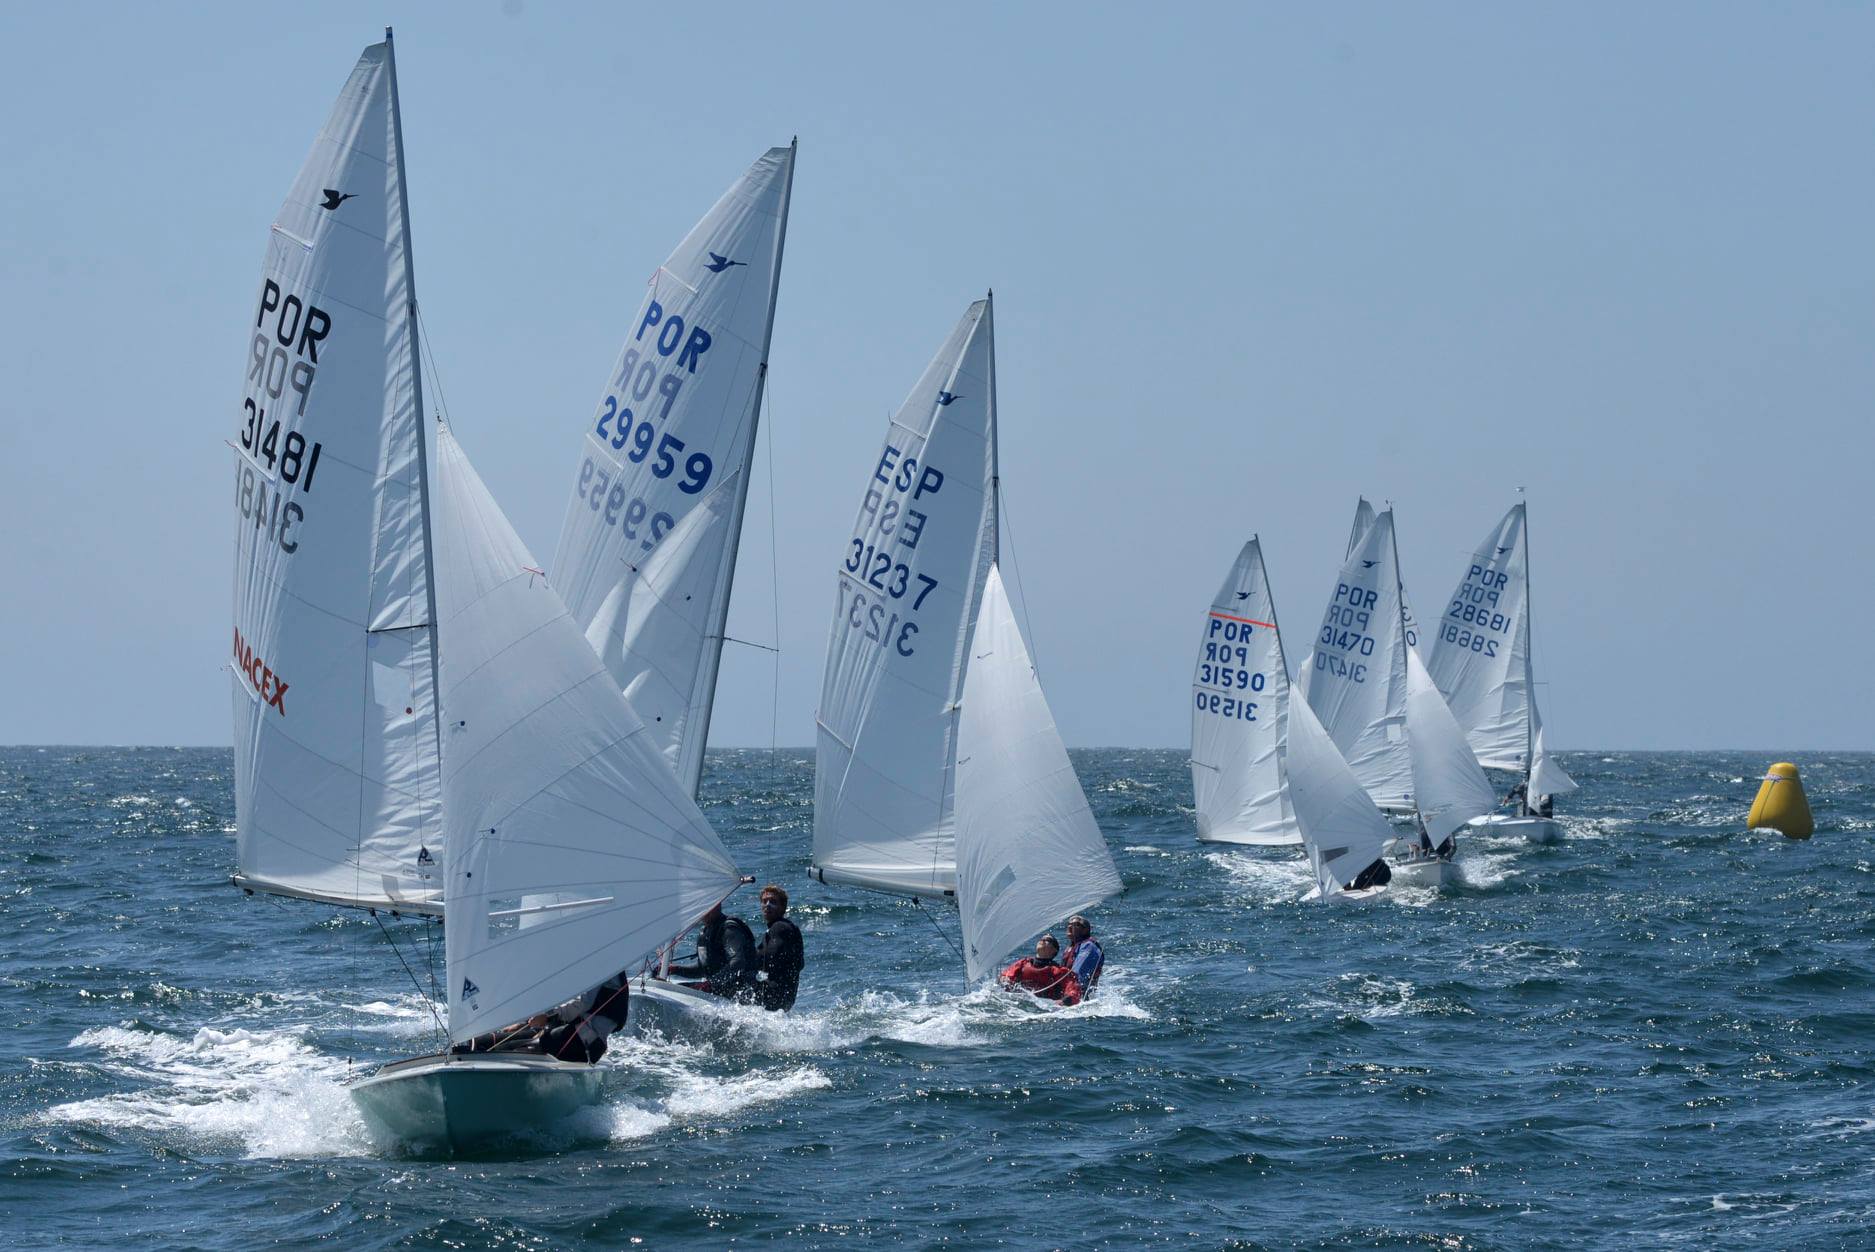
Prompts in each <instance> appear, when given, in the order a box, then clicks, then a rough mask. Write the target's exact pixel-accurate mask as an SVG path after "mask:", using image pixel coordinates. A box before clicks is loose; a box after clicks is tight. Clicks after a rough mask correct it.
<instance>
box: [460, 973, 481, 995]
mask: <svg viewBox="0 0 1875 1252" xmlns="http://www.w3.org/2000/svg"><path fill="white" fill-rule="evenodd" d="M481 993H482V989H481V988H480V987H478V986H476V985H475V984H474V983H473V982H471V981H470V980H469V979H467V978H464V979H463V980H462V998H463V999H465V1000H467V999H469V998H470V997H471V996H477V995H480V994H481Z"/></svg>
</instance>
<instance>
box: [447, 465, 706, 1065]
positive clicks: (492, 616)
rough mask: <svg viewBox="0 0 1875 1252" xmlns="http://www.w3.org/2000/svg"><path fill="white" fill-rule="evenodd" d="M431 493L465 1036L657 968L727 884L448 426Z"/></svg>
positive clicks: (453, 931) (460, 1026) (626, 708)
mask: <svg viewBox="0 0 1875 1252" xmlns="http://www.w3.org/2000/svg"><path fill="white" fill-rule="evenodd" d="M437 486H438V490H437V523H436V537H437V541H436V549H437V551H436V587H437V603H438V617H439V621H440V635H441V642H442V660H443V666H442V682H443V692H442V707H443V708H444V710H445V713H446V717H445V720H446V726H445V740H444V751H443V796H444V804H443V811H444V814H445V817H446V820H447V824H448V828H449V835H450V840H451V842H450V861H449V888H448V895H449V903H448V910H447V921H448V926H447V936H446V941H445V946H446V948H447V953H448V966H449V1031H450V1035H451V1037H452V1038H454V1039H456V1040H463V1039H467V1038H470V1037H472V1036H474V1035H476V1034H479V1033H482V1032H484V1031H487V1030H490V1029H493V1028H495V1027H498V1026H502V1025H505V1024H507V1023H509V1022H513V1021H516V1020H519V1019H521V1018H524V1017H527V1016H528V1015H530V1014H532V1013H535V1012H538V1011H540V1010H543V1009H546V1008H549V1007H551V1006H552V1005H555V1004H558V1003H560V1002H561V1001H564V1000H566V999H568V998H570V997H572V996H575V995H579V994H581V993H583V992H585V991H586V990H587V989H589V988H591V987H594V986H596V985H598V984H599V983H601V982H603V981H605V980H606V979H607V978H609V977H611V976H612V975H614V974H616V973H618V972H619V971H621V970H624V969H627V968H630V967H632V966H635V965H637V964H639V963H641V962H644V961H647V960H649V959H651V958H652V956H653V955H654V954H655V953H656V951H657V950H658V949H659V948H660V947H661V946H662V945H664V944H665V943H667V942H669V941H670V940H671V939H673V938H675V937H676V936H677V935H679V934H681V933H682V932H683V931H684V930H685V929H686V928H688V927H689V926H690V925H692V924H694V923H695V921H696V920H697V918H698V917H700V916H701V915H702V914H703V913H704V912H705V911H707V910H708V909H709V907H710V906H711V905H712V904H715V903H717V902H719V901H720V900H722V899H723V898H724V897H726V896H727V895H728V894H729V892H730V891H732V890H733V889H734V888H735V886H736V882H737V874H736V867H735V864H734V862H733V861H732V860H731V858H730V856H729V853H728V852H727V851H726V850H725V849H724V847H723V845H722V843H721V842H720V841H719V840H718V839H717V837H716V835H715V832H713V831H712V830H711V829H710V827H709V824H708V822H706V821H705V820H704V817H703V814H702V813H701V812H700V811H699V810H698V809H697V806H696V804H695V802H694V801H692V800H691V798H690V795H689V793H688V792H687V791H686V790H684V789H683V788H682V787H681V786H680V785H679V783H678V781H677V777H676V775H675V774H673V773H672V772H671V770H670V767H669V765H668V764H667V763H666V762H665V760H664V758H663V756H662V754H661V753H660V752H659V750H658V747H657V745H656V743H655V742H654V741H653V739H652V736H651V735H650V734H649V732H648V731H647V730H646V728H645V726H644V724H643V723H642V722H641V721H640V720H639V718H638V717H637V716H636V715H635V714H634V712H633V711H632V708H631V706H630V705H628V704H627V703H626V702H625V698H624V696H622V695H621V694H620V693H619V690H618V687H617V685H616V683H615V681H614V680H613V678H612V676H611V675H610V674H609V673H608V672H607V670H606V669H605V667H604V666H602V665H601V664H600V663H599V660H598V658H597V657H596V656H594V655H593V652H592V649H591V648H590V647H589V646H587V643H586V641H585V639H584V638H583V636H582V634H581V632H580V630H579V627H578V626H577V625H576V624H575V623H574V621H573V619H572V617H571V616H570V615H569V614H568V613H567V611H566V608H565V606H564V605H563V604H562V603H561V601H560V597H559V595H558V594H557V593H556V592H555V591H554V590H553V588H551V587H550V586H548V585H547V580H546V578H545V577H544V576H543V575H542V574H541V573H540V571H539V570H538V568H536V567H535V565H534V561H533V558H532V556H530V555H529V553H528V551H527V549H526V548H525V547H524V546H523V545H522V543H521V541H520V539H519V537H518V536H516V535H515V533H514V530H513V528H512V527H511V526H510V525H509V524H508V520H507V518H506V517H505V516H503V515H502V512H501V510H500V508H499V507H498V506H497V505H496V504H495V502H494V500H493V499H492V498H490V496H489V494H488V491H487V488H485V487H484V486H483V484H482V481H481V479H480V478H479V477H478V476H477V475H476V473H475V470H474V468H473V467H472V466H471V465H470V464H469V462H468V459H467V458H466V457H465V456H464V455H463V453H462V450H461V449H460V448H459V447H458V446H457V444H456V442H455V440H454V438H453V437H451V436H450V435H449V433H448V432H447V431H446V430H445V431H442V432H441V433H439V436H438V439H437ZM524 922H525V923H527V924H525V925H524V924H523V923H524Z"/></svg>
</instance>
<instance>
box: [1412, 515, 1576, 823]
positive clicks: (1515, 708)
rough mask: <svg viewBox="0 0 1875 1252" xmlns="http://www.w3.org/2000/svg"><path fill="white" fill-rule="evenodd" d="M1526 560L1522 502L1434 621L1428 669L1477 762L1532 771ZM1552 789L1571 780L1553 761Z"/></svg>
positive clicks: (1536, 723)
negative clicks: (1436, 634) (1436, 628)
mask: <svg viewBox="0 0 1875 1252" xmlns="http://www.w3.org/2000/svg"><path fill="white" fill-rule="evenodd" d="M1529 608H1530V559H1529V539H1528V532H1527V518H1526V514H1525V510H1524V506H1523V504H1522V503H1518V504H1516V505H1514V506H1512V508H1511V509H1510V511H1509V512H1507V513H1506V514H1504V517H1503V520H1502V521H1500V522H1498V524H1497V526H1496V527H1495V528H1493V530H1492V531H1491V533H1490V534H1488V535H1486V536H1485V538H1484V542H1482V543H1480V544H1479V545H1478V549H1477V551H1475V552H1473V553H1472V555H1471V561H1470V563H1469V564H1468V565H1467V566H1466V569H1465V576H1464V577H1463V578H1462V579H1460V580H1459V584H1458V588H1457V590H1455V591H1454V592H1453V593H1452V597H1451V599H1450V600H1449V601H1448V602H1447V604H1446V607H1445V614H1444V616H1443V618H1442V619H1441V620H1440V622H1439V637H1438V639H1437V641H1436V642H1435V643H1434V645H1433V650H1432V660H1431V662H1430V663H1429V664H1428V665H1427V669H1428V670H1429V671H1430V672H1431V674H1432V678H1433V681H1434V682H1436V683H1437V684H1438V686H1439V690H1440V691H1442V692H1444V693H1445V698H1446V703H1448V704H1449V705H1451V708H1452V716H1453V717H1455V718H1456V719H1457V720H1458V724H1459V725H1460V726H1461V727H1462V728H1463V729H1464V730H1465V734H1466V738H1467V739H1468V740H1469V741H1470V743H1471V748H1472V751H1473V752H1474V753H1476V754H1477V758H1478V761H1479V763H1480V764H1482V765H1484V766H1486V767H1487V768H1491V769H1505V770H1515V771H1517V772H1518V773H1523V774H1528V773H1530V772H1532V770H1533V769H1534V768H1535V766H1536V751H1535V748H1536V741H1537V738H1538V735H1539V733H1540V726H1541V722H1540V719H1539V717H1538V715H1537V712H1536V682H1535V675H1534V672H1533V668H1532V664H1531V651H1530V613H1529ZM1544 773H1545V778H1546V781H1549V782H1552V783H1555V784H1557V785H1555V786H1549V787H1543V788H1538V787H1536V786H1534V785H1533V786H1532V787H1531V791H1532V793H1533V794H1543V793H1544V792H1548V793H1550V794H1555V793H1556V792H1560V791H1569V790H1572V789H1573V788H1574V787H1575V783H1574V781H1573V780H1572V779H1570V778H1569V776H1568V775H1567V774H1565V773H1563V771H1562V769H1561V767H1560V766H1558V765H1556V764H1555V763H1554V762H1553V761H1552V762H1549V763H1548V767H1547V769H1546V770H1545V771H1544Z"/></svg>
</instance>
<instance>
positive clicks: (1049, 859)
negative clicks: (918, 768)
mask: <svg viewBox="0 0 1875 1252" xmlns="http://www.w3.org/2000/svg"><path fill="white" fill-rule="evenodd" d="M965 668H966V671H967V672H966V677H965V679H964V692H963V709H962V716H961V718H960V719H959V726H958V748H957V909H958V914H959V916H960V917H961V919H962V923H963V938H964V968H965V973H966V976H967V977H968V978H969V979H970V981H971V982H976V981H977V980H978V979H980V978H982V977H983V976H984V975H985V974H986V973H988V972H989V971H990V970H991V969H992V968H994V964H995V963H996V962H998V961H1000V960H1001V958H1002V957H1003V956H1005V955H1006V954H1007V953H1008V952H1009V951H1010V949H1011V948H1013V947H1014V946H1015V945H1016V944H1018V943H1020V942H1022V941H1023V940H1025V939H1027V938H1028V937H1029V936H1031V935H1033V934H1035V933H1036V932H1037V931H1039V930H1042V929H1044V928H1046V927H1047V926H1049V925H1050V924H1052V923H1055V922H1059V921H1060V920H1061V919H1062V918H1064V917H1067V916H1068V915H1069V914H1071V913H1076V912H1079V911H1080V910H1082V909H1087V908H1092V907H1093V906H1094V905H1096V904H1098V903H1099V902H1100V901H1102V900H1104V899H1106V898H1107V897H1108V896H1110V895H1113V894H1115V893H1116V892H1118V891H1119V890H1120V873H1119V871H1118V870H1117V869H1115V868H1114V865H1113V855H1112V853H1110V852H1109V851H1108V850H1107V841H1106V838H1105V837H1104V836H1103V835H1102V834H1101V833H1100V827H1099V826H1098V825H1097V824H1096V823H1095V821H1094V814H1093V811H1092V810H1091V809H1089V808H1088V806H1087V796H1086V794H1085V793H1084V792H1083V791H1082V790H1081V782H1080V779H1079V778H1078V777H1076V776H1075V773H1074V766H1073V764H1072V763H1070V762H1069V760H1068V751H1067V748H1066V747H1064V746H1063V745H1062V742H1061V736H1060V734H1059V733H1058V732H1057V731H1056V729H1055V719H1054V716H1053V715H1052V714H1051V713H1050V712H1049V711H1048V701H1047V699H1046V698H1044V696H1043V695H1042V685H1041V682H1040V681H1039V680H1038V679H1037V678H1036V676H1035V665H1034V663H1033V662H1032V661H1031V660H1030V659H1029V652H1028V648H1027V647H1026V646H1024V644H1023V642H1022V631H1021V630H1020V629H1019V628H1018V627H1017V626H1016V619H1015V614H1014V613H1012V612H1011V611H1010V607H1009V596H1008V594H1007V593H1006V592H1005V591H1004V590H1003V580H1002V576H1001V574H1000V573H998V571H997V569H996V567H995V566H994V565H992V566H991V567H990V571H989V576H988V578H987V581H986V582H985V585H984V588H983V607H982V609H981V610H980V611H979V613H978V615H977V623H976V630H975V632H974V634H973V635H972V638H971V644H970V651H969V661H968V663H967V665H966V667H965Z"/></svg>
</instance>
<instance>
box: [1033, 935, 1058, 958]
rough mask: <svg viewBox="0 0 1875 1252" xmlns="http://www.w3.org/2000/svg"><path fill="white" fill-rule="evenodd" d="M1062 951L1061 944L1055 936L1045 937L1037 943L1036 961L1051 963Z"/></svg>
mask: <svg viewBox="0 0 1875 1252" xmlns="http://www.w3.org/2000/svg"><path fill="white" fill-rule="evenodd" d="M1060 951H1061V944H1060V942H1059V941H1057V940H1056V939H1055V937H1054V936H1053V935H1043V936H1042V937H1041V938H1040V939H1037V940H1036V941H1035V959H1036V960H1038V961H1042V962H1044V963H1047V962H1051V961H1053V960H1054V959H1055V956H1056V955H1057V954H1058V953H1059V952H1060Z"/></svg>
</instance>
